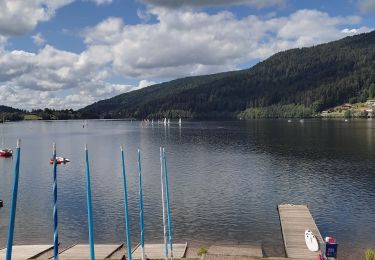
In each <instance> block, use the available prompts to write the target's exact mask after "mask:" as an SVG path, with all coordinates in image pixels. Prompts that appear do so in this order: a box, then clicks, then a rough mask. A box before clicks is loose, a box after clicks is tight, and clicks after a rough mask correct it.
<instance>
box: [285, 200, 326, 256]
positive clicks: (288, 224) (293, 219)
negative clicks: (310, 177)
mask: <svg viewBox="0 0 375 260" xmlns="http://www.w3.org/2000/svg"><path fill="white" fill-rule="evenodd" d="M278 211H279V216H280V223H281V230H282V234H283V239H284V246H285V253H286V256H287V257H289V258H293V259H306V260H307V259H317V257H318V254H319V252H311V251H310V250H309V249H308V248H307V246H306V243H305V230H306V229H310V230H311V231H312V232H313V234H314V235H315V236H316V238H317V239H318V243H319V244H322V243H323V239H322V236H321V234H320V232H319V229H318V227H317V226H316V224H315V221H314V219H313V217H312V216H311V214H310V211H309V209H308V208H307V206H306V205H291V204H284V205H279V206H278Z"/></svg>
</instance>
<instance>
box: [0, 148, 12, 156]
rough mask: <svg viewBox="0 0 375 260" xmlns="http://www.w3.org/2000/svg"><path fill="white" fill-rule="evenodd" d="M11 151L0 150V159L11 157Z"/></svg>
mask: <svg viewBox="0 0 375 260" xmlns="http://www.w3.org/2000/svg"><path fill="white" fill-rule="evenodd" d="M12 155H13V151H12V150H11V149H6V148H4V149H0V156H1V157H12Z"/></svg>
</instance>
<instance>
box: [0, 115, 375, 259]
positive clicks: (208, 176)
mask: <svg viewBox="0 0 375 260" xmlns="http://www.w3.org/2000/svg"><path fill="white" fill-rule="evenodd" d="M83 124H84V122H83V121H24V122H17V123H6V124H5V141H6V143H7V144H8V145H10V146H11V147H12V148H13V149H14V148H15V144H16V139H17V137H19V138H21V139H22V144H21V147H22V148H21V165H20V183H19V185H20V186H19V196H18V204H17V215H16V217H17V218H16V228H15V238H14V242H15V243H16V244H23V243H28V244H31V243H33V244H36V243H52V241H53V227H52V223H53V222H52V166H51V165H50V164H49V158H50V157H51V154H52V143H53V142H56V144H57V151H58V155H61V156H65V157H68V158H69V159H71V162H70V163H68V164H66V165H59V166H58V196H59V197H58V210H59V236H60V240H61V241H62V242H63V243H68V244H72V243H78V242H84V243H87V241H88V234H87V209H86V189H85V161H84V145H85V144H87V145H88V149H89V157H90V170H91V185H92V186H91V188H92V196H93V211H94V214H93V215H94V216H93V217H94V223H95V224H94V229H95V241H96V243H112V242H117V243H118V242H120V241H124V239H125V231H124V209H123V193H122V192H123V190H122V175H121V160H120V145H121V144H124V147H125V148H124V150H125V160H126V172H127V182H128V193H129V207H130V221H131V223H130V224H131V233H132V242H133V245H134V244H136V243H138V241H139V236H140V235H139V220H138V217H139V209H138V186H137V181H138V173H137V161H136V156H137V149H138V148H140V149H141V160H142V171H143V176H142V177H143V203H144V214H145V240H146V242H161V241H162V240H163V228H162V209H161V191H160V163H159V147H160V146H165V148H166V153H167V158H168V173H169V183H170V195H171V210H172V225H173V231H174V233H173V236H174V241H175V242H185V241H188V242H192V243H195V244H196V245H199V244H210V243H244V244H245V243H251V242H262V244H263V245H264V248H265V252H266V254H267V255H280V254H283V243H282V235H281V230H280V222H279V218H278V213H277V209H276V207H277V205H278V204H281V203H293V204H307V205H308V207H309V209H310V211H311V213H312V215H313V216H314V218H315V220H316V223H317V225H318V227H319V229H320V232H321V233H322V236H328V235H330V236H334V237H335V238H336V239H337V240H338V243H339V256H340V259H358V258H362V257H363V252H364V250H365V249H366V248H371V247H372V248H373V249H375V222H374V218H375V170H374V169H375V160H374V158H375V120H351V121H349V122H344V121H343V120H318V119H317V120H305V121H304V122H303V123H301V122H299V121H295V122H291V123H288V122H287V120H254V121H247V122H243V121H233V122H183V124H182V127H179V126H178V124H177V122H172V123H171V125H170V126H169V127H164V126H157V125H156V124H154V126H151V125H149V126H142V125H141V122H130V121H105V120H88V121H87V126H86V127H85V128H83V127H82V126H83ZM13 163H14V162H13V159H1V160H0V199H2V200H4V207H3V208H1V209H0V247H4V246H5V244H6V235H7V224H8V215H9V201H10V193H11V183H12V170H13Z"/></svg>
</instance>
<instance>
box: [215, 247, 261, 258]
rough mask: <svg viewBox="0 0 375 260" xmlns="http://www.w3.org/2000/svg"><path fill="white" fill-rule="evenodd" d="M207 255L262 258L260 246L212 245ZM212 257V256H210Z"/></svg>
mask: <svg viewBox="0 0 375 260" xmlns="http://www.w3.org/2000/svg"><path fill="white" fill-rule="evenodd" d="M208 254H209V255H224V256H238V257H240V256H245V257H248V256H252V257H254V256H255V257H263V253H262V246H261V244H253V245H241V246H239V245H214V246H210V247H209V248H208ZM211 257H212V256H211Z"/></svg>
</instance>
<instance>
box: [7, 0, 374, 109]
mask: <svg viewBox="0 0 375 260" xmlns="http://www.w3.org/2000/svg"><path fill="white" fill-rule="evenodd" d="M0 9H1V10H4V11H2V12H1V13H0V66H1V68H2V69H1V71H0V104H1V105H9V106H13V107H18V108H25V109H31V108H44V107H52V108H57V109H60V108H75V109H76V108H80V107H83V106H85V105H88V104H90V103H92V102H95V101H98V100H101V99H105V98H109V97H112V96H115V95H117V94H120V93H124V92H127V91H131V90H134V89H139V88H142V87H147V86H149V85H150V84H154V83H158V82H163V81H166V80H170V79H174V78H179V77H185V76H192V75H201V74H208V73H216V72H221V71H228V70H236V69H243V68H247V67H250V66H252V65H254V64H255V63H257V62H258V61H260V60H264V59H266V58H268V57H269V56H271V55H272V54H274V53H276V52H278V51H281V50H285V49H290V48H298V47H305V46H312V45H315V44H319V43H324V42H328V41H332V40H336V39H340V38H343V37H345V36H351V35H354V34H358V33H363V32H368V31H371V30H373V28H375V18H374V14H375V0H341V1H339V0H331V1H323V0H29V1H23V0H0Z"/></svg>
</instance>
